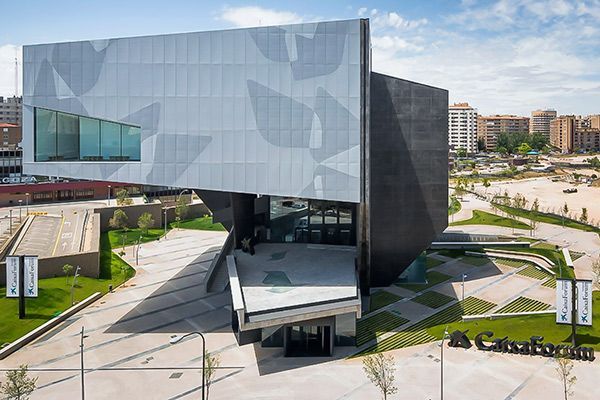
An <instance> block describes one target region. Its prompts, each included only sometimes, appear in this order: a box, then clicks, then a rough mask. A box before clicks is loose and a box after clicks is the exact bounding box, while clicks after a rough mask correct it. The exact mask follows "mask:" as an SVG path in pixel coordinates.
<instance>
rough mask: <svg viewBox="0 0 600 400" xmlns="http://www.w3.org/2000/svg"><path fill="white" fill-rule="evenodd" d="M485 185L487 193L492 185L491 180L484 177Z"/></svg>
mask: <svg viewBox="0 0 600 400" xmlns="http://www.w3.org/2000/svg"><path fill="white" fill-rule="evenodd" d="M483 187H484V188H485V192H486V193H487V188H489V187H490V180H489V179H488V178H483Z"/></svg>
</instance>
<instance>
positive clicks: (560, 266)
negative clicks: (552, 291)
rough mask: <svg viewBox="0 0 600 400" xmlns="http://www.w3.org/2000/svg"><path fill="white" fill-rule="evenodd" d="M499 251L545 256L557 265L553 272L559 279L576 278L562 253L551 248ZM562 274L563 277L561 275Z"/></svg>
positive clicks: (511, 248)
mask: <svg viewBox="0 0 600 400" xmlns="http://www.w3.org/2000/svg"><path fill="white" fill-rule="evenodd" d="M490 248H494V246H490ZM498 249H502V250H510V251H518V252H520V253H534V254H539V255H541V256H544V257H546V258H548V259H550V260H551V261H552V262H554V264H555V265H556V266H555V267H554V268H553V271H554V272H555V273H556V276H557V277H558V278H561V277H562V278H574V277H575V275H574V272H573V270H572V269H571V268H568V267H567V263H566V262H565V258H564V257H563V255H562V252H561V251H559V250H552V249H549V248H544V247H542V248H540V247H529V248H526V247H510V246H508V247H507V246H504V247H498ZM561 273H562V276H561V275H560V274H561Z"/></svg>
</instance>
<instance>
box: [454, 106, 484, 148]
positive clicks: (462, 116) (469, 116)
mask: <svg viewBox="0 0 600 400" xmlns="http://www.w3.org/2000/svg"><path fill="white" fill-rule="evenodd" d="M448 145H450V148H454V149H455V150H458V149H465V150H467V153H476V152H477V150H478V149H477V110H476V109H474V108H473V107H471V106H469V103H455V104H454V105H451V106H450V107H449V108H448Z"/></svg>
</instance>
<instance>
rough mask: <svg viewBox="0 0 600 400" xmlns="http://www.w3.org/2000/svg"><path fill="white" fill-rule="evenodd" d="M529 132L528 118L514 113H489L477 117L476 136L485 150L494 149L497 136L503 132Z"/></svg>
mask: <svg viewBox="0 0 600 400" xmlns="http://www.w3.org/2000/svg"><path fill="white" fill-rule="evenodd" d="M503 132H506V133H519V132H529V118H528V117H519V116H516V115H491V116H487V117H486V116H482V115H480V116H479V117H478V118H477V137H478V139H482V140H483V142H484V145H485V149H486V150H487V151H494V150H496V145H497V143H498V136H499V135H500V134H501V133H503Z"/></svg>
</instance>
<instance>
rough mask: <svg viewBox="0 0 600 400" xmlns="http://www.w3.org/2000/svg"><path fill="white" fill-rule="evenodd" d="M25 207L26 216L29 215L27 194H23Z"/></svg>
mask: <svg viewBox="0 0 600 400" xmlns="http://www.w3.org/2000/svg"><path fill="white" fill-rule="evenodd" d="M25 196H26V197H25V207H26V211H27V215H29V193H25Z"/></svg>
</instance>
